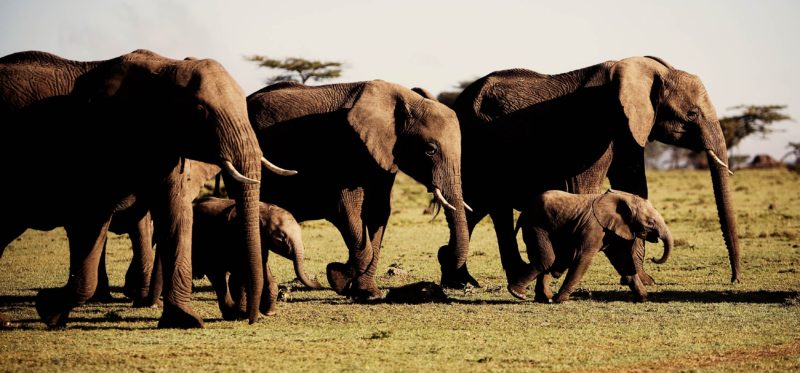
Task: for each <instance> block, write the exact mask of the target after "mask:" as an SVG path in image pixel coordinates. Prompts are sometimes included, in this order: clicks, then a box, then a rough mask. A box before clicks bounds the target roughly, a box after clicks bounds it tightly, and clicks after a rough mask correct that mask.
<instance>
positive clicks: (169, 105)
mask: <svg viewBox="0 0 800 373" xmlns="http://www.w3.org/2000/svg"><path fill="white" fill-rule="evenodd" d="M74 94H75V95H77V96H78V97H84V98H85V99H86V102H87V103H88V105H89V106H90V107H97V108H98V109H99V110H96V111H98V112H104V113H107V114H108V113H113V115H114V117H113V118H110V119H109V120H115V121H120V120H121V121H124V122H125V123H128V124H129V125H128V126H127V127H126V128H134V127H135V129H134V130H133V131H134V132H132V133H134V134H131V136H137V137H140V138H141V139H142V140H143V143H146V144H149V145H150V148H149V149H145V151H146V152H147V153H149V154H150V155H149V156H153V157H172V158H173V159H176V160H177V159H179V158H191V159H195V160H199V161H202V162H206V163H211V164H216V165H219V166H220V167H221V168H222V169H223V170H225V171H226V173H225V174H224V176H225V178H226V184H227V185H228V186H229V188H230V189H229V190H230V193H231V195H232V196H233V197H234V198H235V199H236V201H237V208H238V209H239V211H240V215H241V216H243V217H244V219H242V222H243V225H242V229H241V234H242V236H243V237H245V240H244V241H245V246H246V247H247V252H248V259H247V260H248V268H249V272H250V273H249V291H250V292H251V294H249V298H250V299H260V298H261V296H260V292H261V289H262V288H263V281H264V277H263V276H264V275H263V272H262V262H261V243H260V235H259V190H260V189H259V187H260V185H259V180H260V178H261V167H262V162H263V163H264V164H268V162H265V161H266V160H265V159H264V158H263V157H262V153H261V149H260V147H259V145H258V141H257V139H256V136H255V133H254V132H253V129H252V126H251V125H250V122H249V119H248V116H247V106H246V102H245V94H244V92H243V91H242V89H241V88H240V87H239V85H238V84H237V83H236V81H235V80H234V79H233V78H232V77H231V76H230V75H229V74H228V73H227V72H226V71H225V69H224V68H223V67H222V65H220V64H219V63H218V62H216V61H214V60H197V59H187V60H173V59H168V58H165V57H162V56H159V55H157V54H155V53H152V52H149V51H145V50H137V51H134V52H133V53H130V54H127V55H124V56H122V57H119V58H117V59H114V60H110V61H107V62H106V63H103V64H101V65H99V66H98V68H96V69H94V70H92V71H91V72H89V73H87V74H85V75H83V76H82V77H80V78H79V79H78V80H77V81H76V84H75V90H74ZM109 115H111V114H109ZM187 210H188V211H189V212H188V213H187V214H188V217H182V218H181V219H185V218H188V219H191V207H188V208H187ZM189 221H191V220H189ZM177 260H178V261H180V260H181V259H177ZM185 265H186V263H180V262H178V263H176V264H175V270H176V272H177V271H181V270H182V268H185ZM166 276H171V274H170V273H166V272H165V278H170V277H166ZM168 282H169V280H168ZM182 285H183V286H181V285H177V286H176V287H177V288H173V289H171V290H172V291H171V292H168V294H175V295H170V296H173V297H184V298H186V297H187V294H189V293H190V292H191V282H190V281H182ZM252 303H253V304H251V307H250V309H249V319H250V322H251V323H253V322H255V320H256V319H257V317H258V312H259V311H258V302H252ZM165 311H166V309H165Z"/></svg>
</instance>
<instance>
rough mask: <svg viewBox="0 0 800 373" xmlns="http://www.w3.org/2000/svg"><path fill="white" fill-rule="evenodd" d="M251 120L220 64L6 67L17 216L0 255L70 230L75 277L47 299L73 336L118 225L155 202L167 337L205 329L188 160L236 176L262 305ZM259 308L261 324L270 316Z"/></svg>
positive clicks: (40, 57)
mask: <svg viewBox="0 0 800 373" xmlns="http://www.w3.org/2000/svg"><path fill="white" fill-rule="evenodd" d="M246 110H247V108H246V104H245V100H244V93H243V92H242V90H241V88H240V87H239V86H238V84H236V82H235V81H234V80H233V79H232V78H231V77H230V75H228V73H227V72H226V71H225V70H224V68H223V67H222V66H221V65H220V64H219V63H217V62H216V61H213V60H194V59H192V60H173V59H169V58H165V57H162V56H159V55H157V54H155V53H153V52H150V51H146V50H137V51H134V52H132V53H129V54H126V55H123V56H121V57H118V58H114V59H111V60H107V61H98V62H76V61H69V60H65V59H62V58H60V57H58V56H54V55H51V54H47V53H43V52H21V53H16V54H12V55H9V56H6V57H3V58H2V59H0V123H2V128H3V131H4V133H3V136H2V140H0V142H2V144H0V152H3V153H2V157H3V159H6V160H9V161H10V162H8V163H7V169H6V171H7V172H8V174H9V175H14V180H15V181H14V182H12V183H2V185H0V193H3V194H4V195H13V196H16V198H14V200H13V201H11V202H10V204H7V205H5V206H4V207H5V208H6V209H7V210H8V211H9V213H11V214H13V215H14V216H17V217H18V219H17V220H16V221H15V222H14V224H12V225H4V226H3V227H2V228H0V248H3V249H4V248H5V247H6V245H8V243H9V242H11V241H12V240H13V239H14V238H16V237H17V236H19V235H20V234H22V233H23V232H24V231H25V230H26V229H28V228H33V229H40V230H49V229H53V228H55V227H59V226H63V227H64V228H65V230H66V232H67V235H68V237H69V244H70V277H69V280H68V282H67V284H66V286H65V287H63V288H60V289H46V290H42V291H41V292H40V293H39V295H38V296H37V299H36V309H37V311H38V313H39V316H40V317H41V319H42V321H44V322H45V323H46V324H47V325H49V326H58V327H61V326H65V325H66V323H67V319H68V315H69V312H70V310H71V309H72V308H74V307H75V306H77V305H80V304H82V303H84V302H85V301H86V300H87V299H89V297H91V296H92V294H93V293H94V291H95V289H96V285H97V268H98V262H99V258H100V253H101V252H102V245H103V242H104V240H105V237H106V232H107V230H108V227H109V223H110V220H111V216H112V214H113V213H114V212H116V211H120V210H123V209H125V208H127V207H128V206H126V205H125V204H126V201H130V197H131V196H135V197H136V198H145V199H147V200H148V201H149V202H148V205H149V207H150V212H151V214H152V217H153V220H154V221H155V224H156V227H155V231H156V232H157V234H158V235H159V237H158V242H159V246H161V248H160V250H161V251H163V252H164V255H163V256H162V257H163V258H165V259H164V261H163V269H164V278H165V279H167V281H165V284H164V311H163V314H162V316H161V319H160V320H159V326H160V327H180V328H192V327H202V326H203V322H202V319H201V318H200V317H199V316H198V315H197V314H196V313H195V312H194V311H193V310H192V308H191V305H190V302H191V284H192V282H191V260H190V258H189V255H190V246H191V234H190V232H191V221H192V209H191V204H190V203H187V201H186V200H185V198H183V197H184V196H183V195H182V191H181V187H180V185H181V183H180V175H181V173H180V170H181V167H182V165H181V162H180V160H181V159H183V158H191V159H196V160H199V161H203V162H207V163H212V164H217V165H220V166H221V167H223V168H225V169H226V170H227V172H226V173H225V177H226V184H227V185H228V186H229V187H230V188H231V194H232V195H233V196H234V197H235V199H236V200H237V204H238V207H239V208H240V209H241V213H242V215H243V216H244V218H243V219H242V222H243V225H242V230H241V234H242V236H243V239H244V241H245V242H246V245H247V251H248V255H249V261H250V266H249V269H248V273H249V274H250V275H249V276H248V277H249V281H248V283H249V285H248V286H249V291H250V292H251V294H252V295H253V296H252V297H251V298H256V299H258V298H260V291H261V289H262V285H263V271H262V261H261V243H260V237H259V234H258V193H259V190H260V185H259V179H260V178H261V167H262V162H261V159H262V156H261V150H260V148H259V147H258V142H257V140H256V138H255V134H254V133H253V130H252V126H251V125H250V123H249V121H248V118H247V111H246ZM176 170H177V171H176ZM50 180H59V181H60V180H80V181H81V182H79V183H77V182H76V183H71V182H68V183H64V184H62V185H57V186H55V185H53V184H52V183H51V182H50ZM63 195H68V196H70V198H63V197H62V196H63ZM0 250H2V249H0ZM253 303H256V304H255V305H253V306H251V309H250V310H249V316H250V321H251V322H254V321H255V320H256V318H257V317H258V314H259V312H258V304H257V302H253Z"/></svg>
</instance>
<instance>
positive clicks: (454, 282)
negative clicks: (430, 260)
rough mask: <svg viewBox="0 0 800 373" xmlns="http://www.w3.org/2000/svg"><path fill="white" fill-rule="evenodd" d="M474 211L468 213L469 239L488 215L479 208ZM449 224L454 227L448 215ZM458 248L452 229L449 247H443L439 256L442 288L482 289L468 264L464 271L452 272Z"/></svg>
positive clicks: (465, 265) (463, 268) (465, 264)
mask: <svg viewBox="0 0 800 373" xmlns="http://www.w3.org/2000/svg"><path fill="white" fill-rule="evenodd" d="M473 209H474V210H473V211H472V212H470V211H467V212H466V215H467V233H468V234H469V237H470V238H471V237H472V231H473V230H474V229H475V226H476V225H478V223H479V222H480V221H481V220H483V218H485V217H486V215H488V212H486V211H485V210H481V209H480V208H478V207H473ZM447 224H448V225H449V226H451V227H452V226H453V222H452V221H450V215H449V214H447ZM455 247H456V236H455V233H454V232H453V230H452V229H451V232H450V241H449V242H448V244H447V245H445V246H442V247H440V248H439V252H438V255H437V259H438V260H439V267H440V270H441V273H442V279H441V284H442V287H445V288H451V289H463V288H464V287H465V286H467V284H470V285H472V286H475V287H480V283H478V280H476V279H475V278H474V277H472V275H471V274H470V273H469V269H467V263H464V266H463V267H462V270H458V271H453V270H451V268H452V266H451V265H450V264H449V263H453V262H455V255H454V253H455V249H454V248H455Z"/></svg>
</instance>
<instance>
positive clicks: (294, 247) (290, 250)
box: [192, 197, 320, 320]
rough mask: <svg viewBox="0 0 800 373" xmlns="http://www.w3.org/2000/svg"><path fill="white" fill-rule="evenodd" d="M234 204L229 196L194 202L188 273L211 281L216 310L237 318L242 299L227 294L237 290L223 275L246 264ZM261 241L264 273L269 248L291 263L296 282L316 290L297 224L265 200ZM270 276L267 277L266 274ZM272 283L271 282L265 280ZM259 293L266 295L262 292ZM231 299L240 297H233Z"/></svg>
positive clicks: (266, 311) (234, 273) (238, 273)
mask: <svg viewBox="0 0 800 373" xmlns="http://www.w3.org/2000/svg"><path fill="white" fill-rule="evenodd" d="M234 207H235V203H234V201H233V200H230V199H222V198H214V197H209V198H204V199H202V200H199V201H197V202H195V204H194V231H193V232H194V233H193V240H192V242H193V243H192V273H193V275H194V277H195V278H202V277H203V276H204V275H205V276H207V277H208V279H209V281H211V285H212V286H213V288H214V291H215V292H216V294H217V301H218V303H219V309H220V311H222V317H223V318H224V319H225V320H234V319H236V318H240V317H241V316H246V315H240V314H239V313H238V310H239V309H240V303H241V302H242V301H243V299H234V298H232V297H231V294H232V293H233V294H234V295H238V293H239V292H238V291H236V290H238V289H234V291H231V290H230V289H229V287H228V281H227V278H226V274H228V273H231V276H232V277H234V276H241V274H242V272H243V271H242V269H243V268H242V266H243V264H245V263H246V261H245V258H244V255H242V254H243V253H241V252H240V250H238V249H237V248H238V247H239V245H235V244H234V243H235V242H236V241H237V235H236V230H235V221H236V219H237V214H236V209H235V208H234ZM259 211H260V216H261V244H262V245H263V248H262V256H263V258H264V268H265V272H266V276H267V277H270V276H271V271H270V270H269V266H268V265H267V258H268V254H269V251H272V252H274V253H276V254H278V255H280V256H282V257H284V258H287V259H290V260H292V262H294V270H295V274H296V275H297V278H299V279H300V281H301V282H302V283H303V284H304V285H306V286H308V287H310V288H313V289H319V288H320V285H319V283H318V282H316V281H314V280H312V279H311V278H309V277H308V276H307V275H306V273H305V269H304V266H303V253H304V252H305V247H304V246H303V237H302V233H301V229H300V224H298V223H297V221H296V220H295V219H294V217H293V216H292V214H290V213H289V212H288V211H286V210H284V209H282V208H280V207H278V206H275V205H270V204H267V203H261V207H260V209H259ZM270 278H271V277H270ZM266 282H267V283H269V284H275V283H276V282H275V281H266ZM262 294H266V293H265V292H262ZM235 298H240V297H236V296H235ZM261 305H262V310H261V312H262V313H264V314H266V315H273V314H275V307H274V304H271V305H269V306H272V307H271V308H270V309H266V308H263V307H264V306H268V304H265V303H262V304H261Z"/></svg>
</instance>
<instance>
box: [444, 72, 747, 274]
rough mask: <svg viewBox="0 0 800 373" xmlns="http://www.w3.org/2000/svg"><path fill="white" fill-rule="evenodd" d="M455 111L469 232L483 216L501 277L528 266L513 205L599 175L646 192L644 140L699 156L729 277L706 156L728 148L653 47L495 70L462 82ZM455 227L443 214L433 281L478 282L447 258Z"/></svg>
mask: <svg viewBox="0 0 800 373" xmlns="http://www.w3.org/2000/svg"><path fill="white" fill-rule="evenodd" d="M454 109H455V111H456V113H457V114H458V119H459V122H460V124H461V131H462V151H463V163H462V171H463V174H462V180H463V190H464V200H465V201H467V202H468V203H469V204H470V206H471V207H472V209H473V210H474V212H467V224H468V230H469V232H470V233H471V232H472V229H473V228H474V227H475V225H477V224H478V223H479V222H480V221H481V220H482V219H483V218H484V217H486V216H487V215H489V216H491V218H492V222H493V224H494V229H495V232H496V234H497V242H498V246H499V248H500V258H501V261H502V264H503V268H504V270H505V272H506V277H507V280H508V282H509V283H517V282H519V278H520V276H521V275H522V273H523V270H524V268H526V264H525V262H524V261H523V260H522V258H521V257H520V255H519V248H518V246H517V241H516V238H515V234H514V216H513V211H514V210H515V209H516V210H522V209H523V208H524V206H525V204H527V203H529V201H531V200H533V199H534V198H535V196H536V195H538V194H540V193H543V192H545V191H547V190H552V189H555V190H564V191H568V192H572V193H581V194H582V193H598V192H600V191H601V188H602V184H603V181H604V179H605V178H606V177H607V178H608V179H609V181H610V183H611V187H612V188H614V189H615V190H623V191H626V192H630V193H633V194H636V195H638V196H641V197H643V198H647V193H648V192H647V179H646V177H645V168H644V146H645V144H646V143H647V141H648V140H650V141H652V140H656V141H660V142H663V143H667V144H672V145H676V146H679V147H682V148H687V149H691V150H695V151H702V152H706V154H707V155H708V159H709V169H710V172H711V181H712V183H713V189H714V196H715V198H716V204H717V212H718V214H719V220H720V224H721V228H722V234H723V237H724V239H725V244H726V246H727V248H728V255H729V258H730V264H731V269H732V273H733V274H732V277H731V279H732V281H734V282H738V281H739V279H740V275H741V271H740V269H739V243H738V238H737V235H736V216H735V213H734V212H733V204H732V200H731V193H730V185H729V184H730V183H729V179H728V172H729V170H728V167H727V165H724V164H720V163H719V162H717V161H716V159H715V158H714V155H716V156H717V158H719V159H720V160H721V161H722V162H726V161H727V157H728V154H727V149H726V147H725V140H724V136H723V135H722V130H721V128H720V125H719V120H718V119H717V114H716V110H715V109H714V106H713V105H712V103H711V100H710V98H709V96H708V92H707V91H706V89H705V88H704V87H703V84H702V82H701V81H700V78H698V77H697V76H695V75H692V74H689V73H687V72H685V71H681V70H678V69H675V68H673V67H672V66H670V65H668V64H667V63H665V62H663V61H662V60H660V59H658V58H655V57H631V58H626V59H623V60H620V61H608V62H604V63H601V64H598V65H594V66H590V67H587V68H583V69H579V70H575V71H571V72H567V73H563V74H558V75H545V74H540V73H537V72H534V71H530V70H524V69H513V70H504V71H497V72H494V73H491V74H489V75H487V76H485V77H483V78H481V79H478V80H477V81H475V82H474V83H472V84H471V85H470V86H469V87H467V88H466V89H465V90H464V91H463V92H462V93H461V94H460V95H459V97H458V99H457V100H456V103H455V104H454ZM460 230H461V228H460V225H453V224H451V238H450V243H449V244H448V245H447V246H444V247H442V248H441V249H440V250H439V261H440V264H441V266H442V284H443V286H449V287H459V286H463V285H464V284H466V283H472V284H474V285H477V281H475V279H474V278H473V277H472V276H470V275H469V273H468V271H467V270H466V266H464V267H463V268H458V267H456V266H454V265H452V258H453V256H454V254H453V252H454V247H455V245H456V242H459V240H461V237H460V233H458V232H460ZM457 233H458V236H459V237H456V234H457ZM634 244H635V245H636V250H634V253H635V255H636V260H635V263H636V265H637V273H638V274H639V277H640V278H641V279H642V281H643V282H645V283H649V282H652V278H651V277H650V276H648V275H647V274H646V273H645V272H644V270H643V269H642V261H643V258H644V242H643V241H642V240H636V241H635V243H634ZM458 245H461V244H460V243H459V244H458ZM458 250H459V252H463V251H464V249H463V248H461V247H459V249H458ZM542 280H543V281H546V279H544V278H543V279H542ZM623 280H624V279H623Z"/></svg>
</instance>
